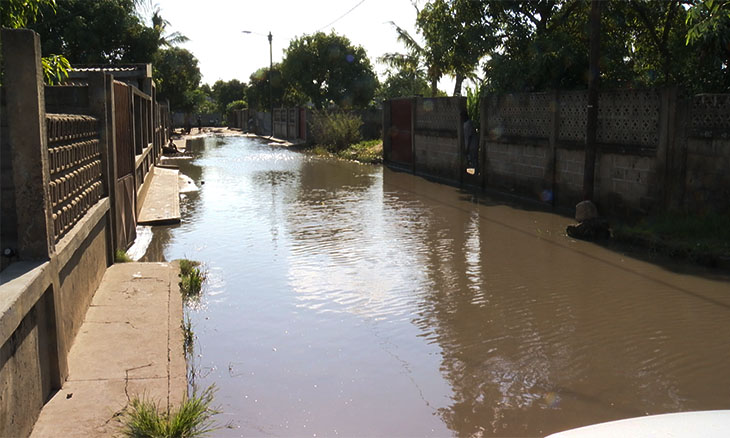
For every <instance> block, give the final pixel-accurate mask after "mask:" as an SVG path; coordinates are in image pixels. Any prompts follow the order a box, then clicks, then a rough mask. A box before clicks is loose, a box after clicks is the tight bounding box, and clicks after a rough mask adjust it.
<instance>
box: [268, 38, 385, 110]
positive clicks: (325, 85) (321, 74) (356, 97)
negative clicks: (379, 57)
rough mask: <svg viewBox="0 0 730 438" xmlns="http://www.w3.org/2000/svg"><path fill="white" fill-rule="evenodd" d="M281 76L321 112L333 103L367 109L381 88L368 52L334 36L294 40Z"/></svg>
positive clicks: (283, 64) (283, 62)
mask: <svg viewBox="0 0 730 438" xmlns="http://www.w3.org/2000/svg"><path fill="white" fill-rule="evenodd" d="M281 72H282V78H283V80H284V82H285V83H286V84H287V85H289V86H290V87H291V88H292V89H294V90H297V91H298V92H300V93H301V94H302V95H304V96H306V97H307V98H308V99H309V100H310V101H311V102H312V103H313V104H314V106H315V107H317V108H320V109H321V108H324V107H326V106H327V105H329V104H330V103H333V104H336V105H338V106H340V107H344V108H348V107H364V106H367V105H368V104H369V103H370V102H371V101H372V99H373V95H374V94H375V89H376V87H377V77H376V76H375V72H374V71H373V68H372V66H371V65H370V60H369V59H368V57H367V54H366V53H365V49H363V48H362V47H361V46H353V45H352V44H351V43H350V40H349V39H347V38H346V37H344V36H341V35H337V34H335V33H334V32H332V33H329V34H325V33H323V32H317V33H315V34H313V35H304V36H302V37H299V38H295V39H293V40H292V41H291V42H290V43H289V48H288V49H286V51H285V58H284V60H283V61H282V63H281Z"/></svg>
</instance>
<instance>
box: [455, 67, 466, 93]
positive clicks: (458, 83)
mask: <svg viewBox="0 0 730 438" xmlns="http://www.w3.org/2000/svg"><path fill="white" fill-rule="evenodd" d="M463 82H464V75H462V74H460V73H457V74H456V83H455V84H454V96H461V84H462V83H463Z"/></svg>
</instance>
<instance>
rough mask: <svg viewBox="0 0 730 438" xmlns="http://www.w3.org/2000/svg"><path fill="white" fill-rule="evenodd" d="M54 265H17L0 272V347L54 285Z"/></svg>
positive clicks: (30, 262)
mask: <svg viewBox="0 0 730 438" xmlns="http://www.w3.org/2000/svg"><path fill="white" fill-rule="evenodd" d="M50 267H51V261H49V260H46V261H22V262H15V263H12V264H11V265H9V266H8V267H6V268H5V269H4V270H3V271H2V272H0V345H5V343H6V342H7V341H8V339H10V337H11V336H12V335H13V333H14V332H15V330H16V329H17V328H18V326H19V325H20V322H21V321H22V320H23V318H25V316H26V315H27V314H28V312H30V309H32V308H33V306H35V304H36V303H37V302H38V300H39V299H40V298H41V296H42V295H43V293H44V292H45V291H46V290H47V289H48V287H49V286H50V285H51V284H52V282H53V278H52V272H51V271H52V269H50Z"/></svg>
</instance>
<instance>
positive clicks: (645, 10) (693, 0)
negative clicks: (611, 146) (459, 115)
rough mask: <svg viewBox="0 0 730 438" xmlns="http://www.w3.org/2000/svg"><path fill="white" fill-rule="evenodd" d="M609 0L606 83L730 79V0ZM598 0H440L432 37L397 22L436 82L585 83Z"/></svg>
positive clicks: (428, 14)
mask: <svg viewBox="0 0 730 438" xmlns="http://www.w3.org/2000/svg"><path fill="white" fill-rule="evenodd" d="M601 4H602V17H601V21H602V24H601V28H602V31H601V82H602V83H603V84H604V86H606V87H650V86H663V85H679V86H680V87H683V88H685V89H687V90H689V91H694V92H712V91H719V92H723V91H724V92H726V91H728V90H729V89H730V69H729V68H728V65H729V64H730V0H626V1H615V2H602V3H601ZM589 8H590V2H588V1H586V0H533V1H501V0H431V1H429V2H427V3H426V4H425V5H424V6H423V8H422V9H421V10H420V11H418V15H417V17H418V18H417V20H416V26H417V29H418V32H419V33H420V34H421V36H422V37H423V39H424V40H425V44H424V45H423V46H420V45H418V44H417V43H415V40H414V39H413V38H412V37H411V36H410V35H407V33H404V32H403V31H402V29H400V28H398V27H396V30H397V31H398V34H399V39H400V40H401V41H402V42H404V43H406V47H407V49H408V53H407V54H405V55H400V60H403V59H405V58H406V57H413V58H416V59H418V60H419V62H420V63H421V66H422V67H421V68H423V69H424V70H425V71H426V72H427V76H428V78H429V80H430V81H431V83H432V87H433V86H435V81H437V80H438V79H439V78H440V77H441V76H442V75H444V74H451V75H453V76H454V77H455V78H456V87H455V88H456V89H455V90H454V91H455V94H458V93H459V92H460V89H461V80H463V78H465V77H469V76H477V75H478V76H481V77H482V78H483V80H484V82H485V89H486V90H491V91H535V90H546V89H566V88H567V89H571V88H583V87H585V86H586V83H587V79H586V78H587V74H586V72H587V70H588V42H589V34H588V26H587V23H588V10H589ZM391 55H393V56H391V57H390V60H393V59H396V60H397V59H398V57H397V56H396V55H398V54H391ZM391 65H392V63H391Z"/></svg>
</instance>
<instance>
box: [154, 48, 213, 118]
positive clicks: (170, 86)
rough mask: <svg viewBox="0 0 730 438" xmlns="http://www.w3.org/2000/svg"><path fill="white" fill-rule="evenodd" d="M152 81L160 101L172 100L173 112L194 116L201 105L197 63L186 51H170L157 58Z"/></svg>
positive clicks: (175, 49)
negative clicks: (191, 113) (193, 113)
mask: <svg viewBox="0 0 730 438" xmlns="http://www.w3.org/2000/svg"><path fill="white" fill-rule="evenodd" d="M153 67H154V68H153V77H154V79H155V83H156V84H157V97H158V99H160V100H162V99H169V100H170V110H172V111H183V112H192V110H193V109H194V108H195V107H196V106H197V105H199V104H200V103H202V102H201V101H202V99H203V98H204V95H203V94H202V92H201V91H200V90H199V88H198V85H199V84H200V77H201V75H200V69H199V68H198V60H197V59H196V58H195V56H193V54H192V53H190V52H189V51H188V50H186V49H182V48H179V47H171V48H169V49H164V50H160V51H159V52H158V53H157V54H156V55H155V60H154V64H153Z"/></svg>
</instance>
